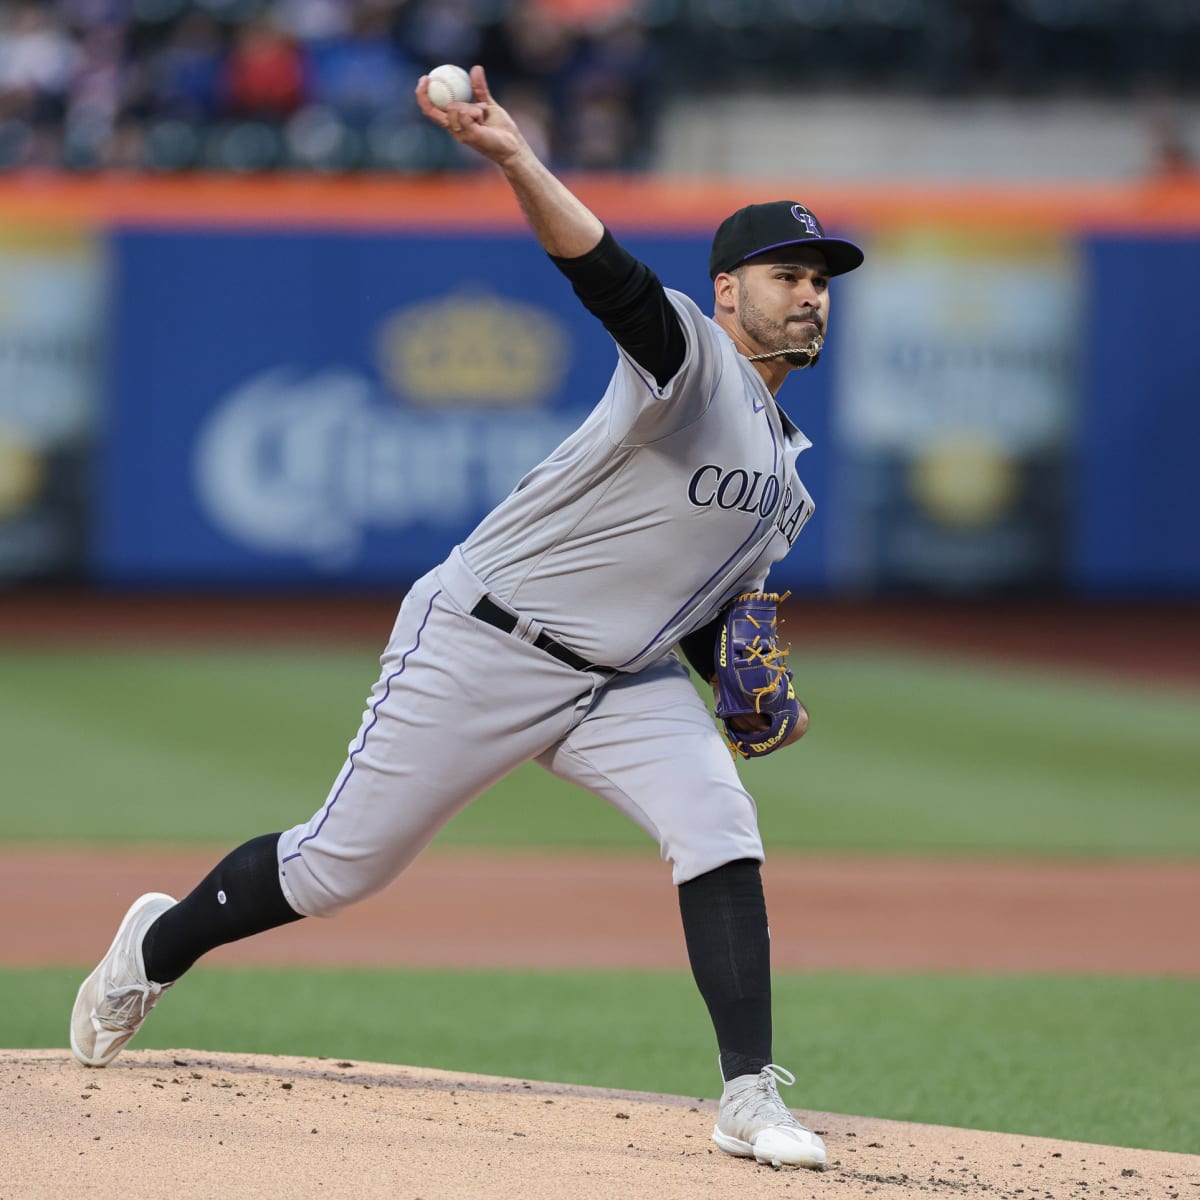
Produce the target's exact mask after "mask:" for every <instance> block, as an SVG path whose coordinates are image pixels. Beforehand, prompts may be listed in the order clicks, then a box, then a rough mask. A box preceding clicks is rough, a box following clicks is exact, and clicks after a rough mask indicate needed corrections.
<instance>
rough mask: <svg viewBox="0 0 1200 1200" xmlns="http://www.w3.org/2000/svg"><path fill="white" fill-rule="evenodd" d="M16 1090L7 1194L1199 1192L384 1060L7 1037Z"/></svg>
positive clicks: (885, 1128) (709, 1104) (897, 1131)
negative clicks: (728, 1138)
mask: <svg viewBox="0 0 1200 1200" xmlns="http://www.w3.org/2000/svg"><path fill="white" fill-rule="evenodd" d="M0 1096H2V1099H0V1126H2V1127H3V1128H2V1132H3V1137H2V1138H0V1164H2V1170H0V1198H2V1200H43V1198H45V1200H59V1198H60V1197H62V1196H64V1195H86V1196H88V1197H90V1198H92V1200H105V1198H107V1197H120V1198H121V1200H141V1198H143V1197H145V1198H150V1197H154V1198H156V1200H157V1198H160V1197H163V1196H170V1197H172V1200H191V1198H193V1197H196V1198H199V1197H205V1198H210V1197H213V1196H236V1197H244V1196H255V1197H276V1196H278V1197H287V1198H288V1200H294V1198H295V1197H297V1196H321V1195H323V1196H349V1197H356V1198H357V1197H363V1198H367V1200H369V1198H372V1197H387V1198H388V1200H397V1198H400V1200H448V1198H454V1200H475V1198H476V1197H478V1198H483V1197H487V1198H488V1200H504V1198H507V1197H513V1198H514V1200H515V1198H517V1197H520V1198H522V1200H542V1198H543V1197H554V1198H556V1200H557V1198H559V1197H570V1198H571V1200H592V1198H597V1200H598V1198H600V1197H604V1198H605V1200H611V1198H612V1197H631V1196H637V1197H642V1196H647V1197H651V1196H652V1197H654V1200H685V1198H686V1200H695V1197H697V1196H715V1195H728V1194H742V1193H735V1191H734V1189H737V1188H750V1189H752V1193H753V1195H755V1196H763V1197H772V1196H788V1197H823V1196H830V1197H835V1198H836V1200H857V1198H858V1197H885V1198H886V1197H898V1198H901V1197H910V1196H911V1197H917V1196H935V1197H936V1196H955V1197H965V1198H968V1200H969V1198H970V1197H974V1196H978V1197H986V1198H987V1200H1068V1198H1075V1197H1078V1198H1083V1197H1089V1198H1095V1197H1098V1196H1119V1197H1129V1198H1131V1200H1139V1198H1141V1197H1145V1198H1146V1200H1159V1198H1162V1200H1174V1198H1177V1197H1183V1198H1184V1200H1192V1198H1194V1197H1196V1196H1200V1159H1197V1158H1196V1157H1194V1156H1191V1155H1182V1154H1166V1153H1160V1152H1157V1151H1148V1150H1129V1149H1117V1148H1113V1147H1104V1146H1094V1145H1086V1144H1082V1143H1078V1142H1063V1141H1054V1140H1050V1139H1047V1138H1034V1137H1024V1136H1020V1135H1014V1134H995V1133H980V1132H976V1131H973V1130H965V1129H951V1128H942V1127H936V1126H929V1125H913V1124H904V1123H901V1122H896V1121H880V1120H870V1119H866V1118H863V1117H847V1116H838V1115H834V1114H831V1113H806V1114H803V1115H804V1116H805V1117H806V1118H807V1120H808V1122H809V1124H811V1125H812V1126H813V1127H814V1128H816V1129H818V1130H820V1131H821V1132H822V1133H823V1135H824V1137H825V1139H826V1142H827V1144H828V1146H829V1155H830V1158H829V1164H828V1165H827V1167H826V1169H825V1170H824V1171H823V1172H813V1171H805V1170H800V1169H794V1168H785V1169H782V1170H777V1169H772V1168H770V1167H764V1166H759V1165H757V1164H756V1163H753V1162H751V1161H748V1160H743V1159H734V1158H730V1157H728V1156H727V1155H724V1154H722V1153H721V1152H720V1151H719V1150H717V1149H716V1148H715V1147H714V1146H713V1144H712V1142H711V1140H710V1133H711V1130H712V1125H713V1121H714V1119H715V1114H716V1106H715V1103H714V1102H713V1101H712V1100H711V1099H695V1098H689V1097H682V1096H666V1095H655V1094H651V1093H641V1092H619V1091H611V1090H607V1089H602V1088H587V1087H573V1086H566V1085H562V1084H552V1083H539V1082H535V1081H532V1080H520V1079H500V1078H495V1077H491V1076H480V1075H466V1074H458V1073H453V1072H445V1071H431V1070H423V1069H418V1068H413V1067H401V1066H387V1065H382V1064H378V1063H352V1062H344V1061H343V1062H338V1061H334V1060H330V1059H307V1058H279V1057H259V1056H248V1055H237V1054H209V1053H206V1052H198V1051H194V1050H173V1051H172V1050H166V1051H129V1052H127V1053H125V1054H124V1055H122V1056H121V1058H120V1059H118V1060H117V1062H115V1063H114V1064H113V1065H112V1066H110V1067H108V1068H106V1069H104V1070H102V1071H89V1070H87V1069H85V1068H83V1067H80V1066H78V1065H77V1064H76V1063H75V1062H74V1061H73V1060H72V1059H71V1058H70V1056H69V1055H68V1054H66V1053H65V1052H63V1051H57V1050H7V1051H0ZM747 1194H748V1193H747Z"/></svg>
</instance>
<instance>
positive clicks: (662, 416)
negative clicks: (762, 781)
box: [279, 292, 813, 916]
mask: <svg viewBox="0 0 1200 1200" xmlns="http://www.w3.org/2000/svg"><path fill="white" fill-rule="evenodd" d="M668 296H669V298H670V301H671V303H672V304H673V305H674V307H675V310H676V312H677V313H678V314H679V319H680V322H681V323H682V326H683V331H684V335H685V340H686V354H685V357H684V361H683V364H682V366H681V367H680V369H679V371H678V372H677V373H676V374H675V375H674V377H673V378H672V379H671V380H670V381H669V382H668V384H667V386H665V387H663V388H659V387H658V386H657V385H656V383H655V381H654V380H653V379H652V378H650V377H649V376H648V375H647V374H646V372H645V371H643V370H642V369H641V368H639V367H638V365H637V364H636V363H634V362H633V361H632V360H631V359H630V358H629V357H628V356H627V355H626V354H625V353H624V352H622V353H621V355H620V361H619V363H618V366H617V369H616V371H615V373H614V374H613V377H612V380H611V382H610V384H609V387H608V390H607V392H606V393H605V395H604V398H603V399H602V400H601V401H600V403H599V404H598V405H597V406H596V408H595V409H594V410H593V412H592V413H591V415H590V416H589V417H588V419H587V420H586V421H585V422H584V423H583V425H582V426H581V427H580V429H579V430H578V431H577V432H576V433H575V434H573V435H572V436H571V437H570V438H568V439H567V440H566V441H565V442H564V443H563V444H562V445H561V446H560V447H559V448H558V449H557V450H556V451H555V452H554V453H553V454H551V455H550V457H549V458H548V459H546V460H545V461H544V462H543V463H541V464H540V465H539V466H537V467H535V468H534V470H532V471H531V472H530V473H529V474H528V475H527V476H526V477H525V478H524V479H523V480H522V481H521V482H520V483H519V484H518V485H517V487H516V488H515V489H514V491H513V492H512V494H511V495H510V496H509V497H508V498H507V499H506V500H504V501H503V502H502V503H501V504H500V505H499V506H498V507H497V508H496V509H495V510H494V511H493V512H492V513H491V514H490V515H489V516H488V517H486V518H485V519H484V520H483V522H482V523H481V524H480V525H479V527H478V528H477V529H476V530H475V531H474V532H473V533H472V534H471V535H470V537H468V538H467V540H466V541H465V542H464V543H463V544H462V545H461V546H459V547H455V549H454V551H453V552H452V553H451V554H450V556H449V557H448V558H447V559H446V561H445V562H443V563H442V564H441V565H440V566H438V567H437V568H435V569H434V570H433V571H431V572H430V573H429V574H428V575H426V576H425V577H424V578H422V579H420V580H418V581H417V583H416V584H414V586H413V587H412V589H411V590H410V591H409V593H408V595H407V596H406V597H405V600H404V603H403V605H402V606H401V609H400V613H399V615H398V617H397V619H396V624H395V627H394V628H393V630H392V636H391V639H390V641H389V643H388V647H387V649H386V651H385V653H384V655H383V657H382V659H381V666H382V671H381V673H380V676H379V679H378V680H377V682H376V684H375V686H374V689H373V690H372V694H371V697H370V699H369V700H368V703H367V708H366V711H365V712H364V713H363V719H362V723H361V725H360V726H359V730H358V733H357V734H356V736H355V738H354V740H353V741H352V742H351V744H350V747H349V754H348V756H347V758H346V762H345V764H344V766H343V768H342V770H341V772H340V773H339V775H338V777H337V779H336V780H335V781H334V784H333V787H332V788H331V789H330V792H329V795H328V797H327V798H326V801H325V803H324V804H323V805H322V807H321V808H320V809H319V810H318V811H317V812H316V813H315V814H314V815H313V817H312V819H311V820H310V821H308V822H306V823H305V824H303V825H298V826H296V827H295V828H293V829H290V830H288V831H287V832H285V833H284V834H283V835H282V836H281V838H280V840H279V862H280V881H281V883H282V886H283V890H284V894H285V895H286V896H287V897H288V900H289V903H290V904H291V905H292V907H293V908H295V909H296V910H297V911H298V912H300V913H304V914H306V915H309V916H329V915H332V914H333V913H336V912H338V911H339V910H340V909H342V908H344V907H346V906H347V905H349V904H352V903H354V902H355V901H357V900H359V899H361V898H362V897H364V896H366V895H369V894H370V893H371V892H373V891H376V890H377V889H379V888H381V887H383V886H384V885H386V884H387V883H388V882H389V881H390V880H391V879H392V878H394V877H395V875H396V874H398V873H399V872H400V871H401V870H403V869H404V867H405V866H407V865H408V863H409V862H411V861H412V859H413V858H414V857H415V856H416V855H417V853H418V852H419V851H420V850H421V849H422V848H423V847H424V846H425V845H426V844H427V843H428V842H429V840H430V839H431V838H432V837H433V836H434V834H435V833H436V832H437V830H438V829H440V828H441V827H442V825H444V824H445V823H446V821H448V820H449V819H450V818H451V817H452V816H453V815H454V813H456V812H457V811H458V810H459V809H460V808H462V807H463V806H464V805H465V804H467V803H468V802H469V801H470V800H471V799H473V798H474V797H475V796H477V795H479V793H480V792H482V791H483V790H485V789H486V788H487V787H488V786H490V785H491V784H492V783H494V782H496V780H498V779H500V778H502V777H503V776H504V775H506V774H507V773H508V772H509V771H511V770H513V769H514V768H515V767H517V766H519V765H520V764H521V763H524V762H528V761H530V760H534V761H536V762H538V763H539V764H540V765H541V766H543V767H545V768H546V769H547V770H549V771H551V772H553V773H554V774H555V775H557V776H559V777H560V778H562V779H566V780H570V781H571V782H573V783H577V784H579V785H580V786H582V787H584V788H587V789H588V790H590V791H592V792H593V793H595V794H596V795H598V796H600V797H601V798H602V799H604V800H605V801H607V802H608V803H610V804H612V805H613V806H614V807H616V808H617V809H619V810H620V811H621V812H623V813H625V814H626V815H627V816H628V817H629V818H630V819H631V820H633V821H635V822H636V823H637V824H639V825H640V826H641V827H642V828H643V829H645V830H646V832H647V833H648V834H649V835H650V836H651V837H652V838H654V839H655V840H656V841H657V842H658V844H659V848H660V851H661V853H662V856H663V858H664V859H666V860H667V861H669V862H670V863H671V864H672V867H673V878H674V881H675V882H676V883H683V882H685V881H686V880H688V879H692V878H695V877H696V876H698V875H701V874H703V873H705V872H706V871H710V870H713V869H714V868H716V867H718V866H721V865H722V864H724V863H727V862H732V861H735V860H737V859H744V858H757V859H760V860H761V858H762V857H763V851H762V842H761V839H760V837H759V833H758V822H757V813H756V809H755V806H754V802H753V800H752V799H751V797H750V796H749V794H748V793H747V791H746V789H745V787H744V786H743V785H742V782H741V779H740V777H739V775H738V773H737V770H736V768H735V766H734V763H733V760H732V758H731V756H730V754H729V752H728V750H727V748H726V746H725V743H724V739H723V738H722V736H721V735H720V734H719V733H718V731H717V729H716V727H715V726H714V723H713V720H712V717H711V716H710V714H709V711H708V709H707V707H706V705H705V703H704V701H703V700H702V699H701V697H700V695H699V693H698V692H697V691H696V689H695V687H694V686H693V685H692V682H691V677H690V675H689V674H688V672H687V670H686V668H685V667H684V666H683V664H682V663H681V662H680V661H679V659H678V658H677V657H676V656H675V655H674V654H672V653H671V651H672V649H673V647H674V646H675V644H676V643H677V642H678V641H679V639H680V638H681V637H682V636H683V635H684V634H686V633H688V632H689V631H691V630H693V629H695V628H697V627H698V626H700V625H702V624H704V623H706V622H707V621H708V620H710V619H711V618H712V617H713V616H714V615H715V614H716V612H717V611H718V609H719V608H720V607H721V605H722V604H723V603H724V602H725V601H726V600H728V599H729V598H730V597H731V596H734V595H736V594H738V593H739V592H742V591H747V590H752V589H756V588H759V587H761V586H762V584H763V583H764V581H765V579H766V575H767V571H768V568H769V567H770V565H771V564H772V563H773V562H775V561H776V560H778V559H779V558H781V557H782V556H783V555H784V554H785V553H786V552H787V550H788V548H789V547H790V545H791V543H792V542H793V541H794V540H795V538H796V536H797V535H798V534H799V532H800V530H801V529H802V528H803V527H804V524H805V522H806V521H807V520H808V518H809V517H810V516H811V515H812V511H813V503H812V500H811V498H810V497H809V495H808V493H807V492H806V491H805V489H804V486H803V485H802V484H801V482H800V480H799V478H798V477H797V475H796V469H795V463H796V457H797V455H798V454H799V452H800V451H801V450H802V449H804V448H805V447H806V446H808V445H809V443H808V440H807V439H806V438H805V437H804V435H803V434H802V433H800V431H799V430H798V429H797V428H796V427H795V426H794V425H793V424H792V423H791V421H789V420H788V418H787V417H786V416H785V415H784V413H783V412H782V411H781V410H780V409H779V408H778V406H777V405H776V404H775V401H774V399H773V398H772V396H771V393H770V391H769V390H768V389H767V387H766V385H765V384H764V383H763V381H762V379H761V378H760V376H759V374H758V372H757V371H756V370H755V369H754V367H753V365H752V364H751V363H750V362H749V361H748V360H747V359H745V358H744V357H743V356H742V355H740V354H739V353H738V352H737V350H736V349H735V347H734V344H733V342H732V341H731V339H730V338H729V336H728V335H727V334H726V333H724V332H723V331H722V330H721V329H720V328H719V327H718V326H717V325H716V324H715V323H714V322H713V321H712V320H711V319H710V318H708V317H707V316H705V315H704V314H703V313H702V312H701V311H700V310H699V308H697V306H696V305H695V304H694V303H692V301H691V300H689V299H687V297H685V296H683V295H681V294H679V293H675V292H670V293H668ZM481 600H488V601H495V602H498V603H499V604H500V605H501V606H503V607H504V608H505V609H507V610H508V611H509V612H510V613H511V614H515V623H514V627H513V628H512V629H511V631H510V632H504V631H503V630H502V629H500V628H497V627H496V626H494V625H493V624H490V623H487V622H485V621H484V620H481V619H478V618H477V616H476V615H474V614H475V613H476V612H477V611H478V610H477V606H478V605H479V603H480V602H481ZM547 633H548V634H549V635H550V636H551V637H553V638H554V639H555V640H556V641H558V642H559V643H561V644H562V645H564V646H565V647H566V648H567V649H568V650H569V651H574V652H575V653H576V654H578V655H580V656H582V659H583V660H584V661H585V663H588V664H599V666H593V667H588V668H586V669H580V668H579V666H578V665H576V666H572V665H570V664H569V663H567V662H564V661H561V660H560V659H559V658H557V657H553V656H552V655H551V654H550V653H547V652H546V650H545V649H544V648H542V646H540V645H539V644H538V640H539V638H540V637H542V636H543V635H544V634H547Z"/></svg>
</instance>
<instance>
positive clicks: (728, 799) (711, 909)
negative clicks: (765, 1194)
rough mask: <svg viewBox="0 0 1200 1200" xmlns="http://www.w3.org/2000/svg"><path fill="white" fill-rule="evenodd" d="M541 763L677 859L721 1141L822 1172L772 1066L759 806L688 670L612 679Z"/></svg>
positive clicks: (813, 1143)
mask: <svg viewBox="0 0 1200 1200" xmlns="http://www.w3.org/2000/svg"><path fill="white" fill-rule="evenodd" d="M538 762H539V763H541V765H542V766H544V767H546V768H547V769H548V770H550V771H552V772H554V773H555V774H556V775H559V776H561V777H562V778H566V779H570V780H571V781H573V782H575V783H578V784H580V785H582V786H583V787H585V788H587V789H588V790H589V791H592V792H594V793H595V794H596V795H598V796H600V797H601V798H602V799H604V800H607V801H608V802H609V803H610V804H612V805H614V806H615V807H616V808H618V809H620V811H621V812H623V813H625V814H626V815H627V816H628V817H630V818H631V819H632V820H633V821H635V822H636V823H637V824H639V825H640V826H641V827H642V828H643V829H645V830H646V831H647V832H648V833H649V834H650V835H651V836H652V837H653V838H655V839H656V840H657V841H658V843H659V847H660V850H661V852H662V856H663V858H665V859H666V860H668V861H669V862H670V863H671V864H672V869H673V873H674V879H675V882H676V884H677V885H678V888H679V910H680V915H681V917H682V920H683V928H684V936H685V938H686V941H687V949H688V959H689V962H690V963H691V967H692V974H693V976H694V977H695V980H696V985H697V987H698V988H699V990H700V994H701V996H702V997H703V998H704V1002H705V1004H706V1006H707V1008H708V1011H709V1015H710V1017H711V1019H712V1022H713V1029H714V1031H715V1033H716V1037H717V1045H718V1047H719V1050H720V1064H721V1074H722V1078H723V1080H724V1089H723V1092H722V1096H721V1109H720V1115H719V1118H718V1121H717V1126H716V1128H715V1129H714V1131H713V1140H714V1141H715V1142H716V1143H717V1145H718V1146H719V1147H720V1148H721V1149H722V1150H724V1151H726V1152H727V1153H729V1154H734V1155H738V1156H741V1157H751V1158H755V1159H757V1160H758V1161H760V1162H771V1163H775V1164H776V1165H779V1164H782V1163H788V1164H792V1165H798V1166H807V1167H820V1166H822V1165H823V1164H824V1162H825V1147H824V1144H823V1143H822V1141H821V1139H820V1138H819V1137H818V1136H817V1135H816V1134H815V1133H813V1132H812V1131H811V1130H809V1129H807V1128H806V1127H805V1126H803V1125H801V1124H800V1122H799V1121H797V1120H796V1118H795V1117H794V1116H793V1115H792V1114H791V1113H790V1112H789V1111H788V1109H787V1106H786V1105H785V1104H784V1103H783V1101H782V1099H781V1098H780V1095H779V1089H778V1084H779V1082H788V1081H790V1080H792V1078H793V1077H792V1076H791V1075H790V1073H789V1072H787V1071H785V1070H784V1069H783V1068H781V1067H777V1066H776V1065H775V1064H774V1063H772V1061H771V1057H772V1051H771V1036H772V1029H771V952H770V931H769V929H768V926H767V911H766V904H765V902H764V899H763V890H762V881H761V878H760V874H759V868H760V864H761V862H762V857H763V850H762V841H761V838H760V837H759V833H758V818H757V812H756V809H755V805H754V801H753V800H752V799H751V797H750V795H749V793H748V792H747V791H746V789H745V788H744V787H743V786H742V783H741V779H740V778H739V776H738V773H737V770H736V769H735V767H734V763H733V760H732V757H731V756H730V753H729V750H728V748H727V747H726V745H725V741H724V739H723V738H722V737H721V735H720V734H719V733H718V732H717V730H716V727H715V725H714V724H713V719H712V717H711V716H710V714H709V712H708V709H707V707H706V706H705V704H704V703H703V701H702V700H701V698H700V696H699V693H698V692H697V691H696V689H695V687H694V686H693V684H692V682H691V677H690V676H689V675H688V673H687V671H686V670H685V669H684V667H683V666H682V665H681V664H680V663H678V662H677V661H676V660H674V659H668V660H667V661H666V662H664V663H661V664H658V665H657V666H655V667H652V668H650V669H649V670H647V671H643V672H640V673H639V674H637V675H631V676H628V677H619V678H618V679H616V680H614V681H612V682H611V683H609V684H608V686H607V687H606V688H605V689H604V691H603V692H602V693H601V695H600V696H599V697H598V698H597V700H596V702H595V704H594V705H593V707H592V708H591V709H590V710H589V712H588V714H587V716H586V717H585V718H584V719H583V720H582V721H581V722H580V724H579V725H578V726H577V727H576V728H575V729H573V730H572V731H571V733H570V734H569V735H568V736H567V737H566V738H565V739H564V740H563V741H562V742H561V743H559V744H558V745H557V746H555V747H554V748H552V749H551V750H550V751H547V752H546V753H545V754H544V755H542V756H541V757H540V758H539V759H538Z"/></svg>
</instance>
